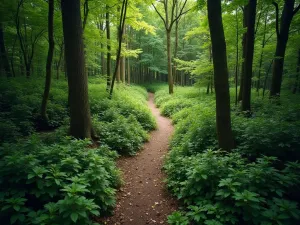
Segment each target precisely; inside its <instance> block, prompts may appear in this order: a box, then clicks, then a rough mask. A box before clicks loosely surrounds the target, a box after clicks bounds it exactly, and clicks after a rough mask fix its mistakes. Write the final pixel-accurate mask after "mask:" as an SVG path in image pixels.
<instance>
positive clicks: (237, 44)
mask: <svg viewBox="0 0 300 225" xmlns="http://www.w3.org/2000/svg"><path fill="white" fill-rule="evenodd" d="M235 19H236V58H235V105H237V104H238V76H239V20H238V10H237V9H236V10H235Z"/></svg>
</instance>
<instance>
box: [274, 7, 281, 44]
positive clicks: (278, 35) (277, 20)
mask: <svg viewBox="0 0 300 225" xmlns="http://www.w3.org/2000/svg"><path fill="white" fill-rule="evenodd" d="M272 4H273V5H274V6H275V10H276V35H277V39H279V38H280V33H279V15H278V14H279V9H278V4H277V3H276V2H274V1H273V2H272Z"/></svg>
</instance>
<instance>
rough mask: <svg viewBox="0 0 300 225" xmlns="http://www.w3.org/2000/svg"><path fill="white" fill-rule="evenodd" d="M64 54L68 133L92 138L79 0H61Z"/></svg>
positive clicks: (76, 136)
mask: <svg viewBox="0 0 300 225" xmlns="http://www.w3.org/2000/svg"><path fill="white" fill-rule="evenodd" d="M61 9H62V21H63V33H64V42H65V57H66V67H67V75H68V85H69V104H70V134H71V135H72V136H73V137H75V138H80V139H83V138H91V137H92V122H91V114H90V106H89V98H88V82H87V80H88V78H87V74H86V70H85V58H84V46H83V37H82V36H83V30H82V21H81V16H80V0H61Z"/></svg>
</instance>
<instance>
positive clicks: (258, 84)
mask: <svg viewBox="0 0 300 225" xmlns="http://www.w3.org/2000/svg"><path fill="white" fill-rule="evenodd" d="M267 18H268V17H267V15H266V18H265V24H264V35H263V40H262V43H261V45H262V47H261V53H260V58H259V68H258V80H257V87H256V91H257V93H258V95H259V88H260V77H261V67H262V62H263V56H264V48H265V44H266V30H267Z"/></svg>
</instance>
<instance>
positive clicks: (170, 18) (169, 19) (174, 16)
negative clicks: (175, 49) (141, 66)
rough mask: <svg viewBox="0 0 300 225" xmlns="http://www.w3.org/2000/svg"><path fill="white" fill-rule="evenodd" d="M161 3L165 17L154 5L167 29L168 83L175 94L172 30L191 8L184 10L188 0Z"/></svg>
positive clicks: (163, 1)
mask: <svg viewBox="0 0 300 225" xmlns="http://www.w3.org/2000/svg"><path fill="white" fill-rule="evenodd" d="M157 2H159V3H162V4H163V8H164V14H165V16H164V17H163V15H162V13H160V12H159V10H158V9H157V7H156V6H155V4H152V6H153V7H154V9H155V11H156V12H157V14H158V15H159V17H160V18H161V20H162V21H163V23H164V27H165V30H166V35H167V55H168V84H169V94H173V92H174V91H173V76H172V49H171V32H172V28H173V25H174V23H175V22H176V21H178V20H179V19H180V17H181V16H182V15H184V14H185V13H187V12H188V11H189V10H186V11H184V9H185V7H186V4H187V0H184V1H183V2H182V4H179V3H178V0H172V1H171V4H169V1H168V0H162V1H157ZM176 5H177V7H178V11H179V12H178V13H176ZM169 7H171V15H169Z"/></svg>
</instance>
